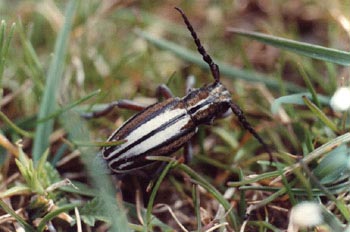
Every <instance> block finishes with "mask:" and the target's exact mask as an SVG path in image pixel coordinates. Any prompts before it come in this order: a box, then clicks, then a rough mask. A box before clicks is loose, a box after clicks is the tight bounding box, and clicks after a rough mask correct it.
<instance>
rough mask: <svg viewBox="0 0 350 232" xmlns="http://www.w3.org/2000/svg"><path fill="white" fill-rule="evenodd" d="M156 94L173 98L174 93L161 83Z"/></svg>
mask: <svg viewBox="0 0 350 232" xmlns="http://www.w3.org/2000/svg"><path fill="white" fill-rule="evenodd" d="M156 95H157V97H158V98H160V97H164V98H165V99H168V98H173V97H174V94H173V92H171V90H170V89H169V87H168V86H166V85H165V84H161V85H159V86H158V87H157V91H156Z"/></svg>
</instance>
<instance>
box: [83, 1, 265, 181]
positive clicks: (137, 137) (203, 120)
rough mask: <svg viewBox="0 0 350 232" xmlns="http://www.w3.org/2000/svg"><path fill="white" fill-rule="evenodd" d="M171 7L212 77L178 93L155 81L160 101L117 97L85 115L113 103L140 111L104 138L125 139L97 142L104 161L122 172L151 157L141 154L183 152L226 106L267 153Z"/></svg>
mask: <svg viewBox="0 0 350 232" xmlns="http://www.w3.org/2000/svg"><path fill="white" fill-rule="evenodd" d="M175 9H176V10H177V11H178V12H179V13H180V14H181V16H182V18H183V20H184V23H185V24H186V26H187V28H188V30H189V31H190V33H191V36H192V38H193V40H194V42H195V44H196V46H197V50H198V52H199V53H200V54H201V55H202V58H203V60H204V61H205V62H206V63H207V64H208V65H209V68H210V71H211V75H212V76H213V78H214V82H213V83H211V84H208V85H204V86H203V87H201V88H198V89H190V90H189V91H188V93H187V95H186V96H184V97H182V98H179V97H174V96H173V95H172V93H171V91H170V90H169V89H168V88H167V87H166V86H165V85H161V86H159V87H158V90H157V92H158V93H159V94H161V95H163V97H164V98H165V100H164V101H162V102H158V103H155V104H153V105H150V106H148V107H143V106H142V105H139V104H137V103H134V102H132V101H129V100H119V101H116V102H114V103H111V104H110V105H108V106H107V107H106V108H105V109H103V110H101V111H95V112H93V113H91V115H90V116H89V117H97V116H101V115H103V114H105V113H106V112H109V111H110V110H111V109H112V108H114V107H116V106H117V107H119V108H126V109H132V110H138V111H140V112H139V113H137V114H135V115H134V116H133V117H131V118H130V119H128V120H127V121H126V122H125V123H124V124H123V125H122V126H121V127H120V128H119V129H117V130H115V131H114V132H113V133H112V135H111V136H110V137H109V138H108V141H109V142H112V141H118V140H124V141H125V143H123V144H120V145H115V146H114V145H113V146H107V147H104V148H102V157H103V158H104V159H105V160H106V161H107V165H108V167H109V168H110V169H111V170H112V171H113V172H114V173H116V174H117V175H118V174H121V175H122V174H127V173H130V172H133V171H135V170H137V169H141V168H144V167H146V166H148V165H150V164H152V163H154V162H156V161H151V160H147V159H146V157H147V156H164V155H170V154H172V153H174V152H175V151H177V150H179V149H180V148H181V147H184V146H185V153H187V154H190V151H189V150H190V149H189V148H190V142H189V141H190V139H191V138H192V137H193V136H194V135H195V133H196V132H197V130H198V126H199V125H202V124H212V122H213V120H214V119H216V118H219V117H222V116H223V115H224V114H225V113H226V112H228V111H229V110H232V112H233V113H234V114H235V115H236V116H237V117H238V120H239V122H240V123H241V125H242V126H243V127H244V128H245V129H246V130H248V131H249V132H250V133H251V134H252V135H253V136H254V137H255V138H256V139H257V140H258V142H259V143H260V144H262V145H263V147H264V148H265V150H266V151H267V152H268V153H269V155H270V158H271V152H270V150H269V147H268V145H267V144H266V143H265V142H264V141H263V139H262V138H261V137H260V136H259V135H258V133H257V132H256V131H255V130H254V128H253V127H252V126H251V124H250V123H249V122H248V121H247V119H246V117H245V115H244V113H243V111H242V110H241V109H240V107H239V106H238V105H237V104H235V103H234V102H233V101H232V99H231V98H232V97H231V94H230V92H229V91H228V90H227V89H226V88H225V86H224V85H223V84H222V83H221V82H220V71H219V66H218V65H217V64H216V63H214V61H213V60H212V58H211V57H210V56H209V55H208V54H207V52H206V50H205V49H204V47H203V46H202V44H201V42H200V40H199V38H198V36H197V34H196V32H195V31H194V29H193V27H192V25H191V23H190V22H189V20H188V18H187V16H186V15H185V13H184V12H183V11H182V10H181V9H180V8H177V7H175Z"/></svg>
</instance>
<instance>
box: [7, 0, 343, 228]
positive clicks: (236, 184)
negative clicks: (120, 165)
mask: <svg viewBox="0 0 350 232" xmlns="http://www.w3.org/2000/svg"><path fill="white" fill-rule="evenodd" d="M174 4H176V5H174ZM175 6H178V7H181V8H182V9H183V10H184V11H185V12H186V14H187V16H188V18H189V19H190V21H191V22H192V24H193V26H194V28H195V30H196V31H197V33H198V35H199V37H200V39H201V41H202V43H203V44H204V46H205V47H206V49H207V51H208V53H209V54H210V55H211V56H212V57H213V58H214V60H215V61H216V62H217V63H218V64H219V67H220V70H221V74H222V79H223V82H224V83H225V86H227V87H228V88H229V89H230V90H231V92H232V94H233V100H234V101H235V102H236V103H237V104H238V105H240V106H241V107H242V108H243V109H244V111H245V113H246V116H247V118H248V119H249V121H250V122H251V124H252V125H254V128H255V129H256V130H257V131H258V132H259V134H260V135H261V136H262V137H263V138H264V139H265V141H267V142H268V143H269V144H270V145H271V149H272V150H273V151H274V152H273V154H274V160H273V161H272V162H270V160H269V156H268V154H267V153H266V151H264V150H263V149H262V148H261V145H260V144H259V143H258V142H257V141H256V140H255V139H254V137H252V136H251V135H250V134H249V132H247V131H244V130H243V129H242V128H241V127H240V125H239V122H238V121H237V119H236V118H235V117H234V116H229V117H226V118H223V119H218V120H216V121H215V122H214V124H213V125H212V126H203V127H200V128H199V131H198V134H197V135H196V137H195V138H194V140H193V145H194V157H193V160H192V161H191V162H190V163H188V164H185V163H184V162H183V159H182V158H181V157H182V153H183V150H180V151H179V152H177V153H176V154H174V155H172V156H169V157H150V159H157V160H162V161H165V162H167V166H166V167H165V168H164V169H163V170H162V172H161V173H160V174H159V176H157V177H156V178H153V180H151V181H149V179H147V178H135V177H133V176H128V177H126V178H124V179H123V180H117V179H116V178H114V176H113V175H110V173H109V172H108V171H106V169H105V167H104V165H103V162H101V160H100V159H99V156H98V155H96V154H98V153H99V149H100V146H103V144H104V141H106V139H107V138H108V136H109V135H110V134H111V133H112V132H113V131H114V130H115V129H116V128H117V127H118V126H120V125H121V124H122V123H123V122H124V121H125V120H127V119H128V118H129V117H130V116H131V115H133V114H134V112H131V111H127V110H120V109H115V110H114V111H113V112H111V113H110V114H108V115H107V116H106V117H101V118H97V119H90V120H85V119H83V118H82V117H81V115H82V114H83V113H85V112H88V111H91V110H96V109H99V108H101V107H103V106H105V105H106V104H108V103H109V102H112V101H115V100H117V99H132V100H135V101H137V102H140V103H143V104H151V103H153V102H155V101H157V99H156V98H155V97H154V96H155V90H156V88H157V86H158V85H159V84H163V83H166V84H167V85H168V86H169V87H170V89H171V90H172V91H173V92H174V93H175V94H176V95H177V96H184V95H185V82H186V77H188V76H189V75H194V76H195V77H196V80H197V82H196V87H200V86H203V85H204V84H206V83H210V82H212V77H211V76H210V75H209V72H208V67H207V65H206V64H205V63H204V62H203V61H202V59H201V57H200V55H199V54H198V53H197V51H196V50H195V45H194V43H193V40H192V38H191V37H190V34H189V32H188V30H187V28H186V26H185V25H184V24H183V21H182V18H181V16H180V15H179V14H178V12H177V11H175V10H174V7H175ZM349 8H350V5H349V4H347V3H345V1H344V2H343V1H325V0H321V1H306V0H296V1H279V0H276V1H271V0H270V1H261V0H250V1H183V2H176V3H174V1H149V2H148V1H143V2H141V1H131V0H130V1H108V0H104V1H97V0H89V1H84V2H83V1H78V0H67V1H53V0H48V1H32V0H24V1H3V2H1V3H0V20H1V24H0V90H1V94H0V96H1V97H0V107H1V111H0V118H1V121H0V126H1V128H0V130H1V133H0V145H1V146H0V180H1V182H0V230H1V231H20V228H23V229H24V230H25V231H107V230H110V231H123V232H124V231H214V230H215V229H218V230H219V231H225V230H226V231H240V230H241V231H283V230H286V229H287V228H289V231H299V229H300V228H301V227H303V226H308V225H309V227H308V228H305V229H304V231H348V230H350V229H349V228H350V227H349V226H348V225H349V221H350V208H349V194H348V189H349V187H348V186H349V174H350V171H349V167H350V165H349V164H350V162H349V153H350V151H349V148H348V143H349V141H350V134H349V133H348V132H347V131H348V130H349V117H348V112H349V110H348V108H346V107H345V109H343V108H344V107H343V108H341V107H340V108H339V107H336V108H334V106H337V104H338V103H337V102H334V101H336V100H333V101H332V102H331V104H330V99H331V97H332V95H333V94H334V92H335V91H336V89H338V88H339V87H341V86H344V87H348V85H349V70H348V68H347V66H348V65H349V64H350V53H349V52H347V51H348V50H349V35H350V28H349V25H350V23H349V18H348V13H347V12H349V10H350V9H349ZM345 92H346V91H345ZM347 92H349V91H347ZM342 96H343V95H342ZM337 99H340V101H341V102H342V101H344V102H347V101H350V97H349V98H347V97H343V98H341V97H340V98H339V97H338V98H337ZM342 103H343V102H342ZM341 105H342V106H343V105H345V106H346V105H349V104H341ZM332 107H333V108H332ZM333 109H343V110H344V111H342V112H337V111H335V110H333ZM305 201H308V202H312V203H311V204H306V206H311V208H312V210H316V211H317V212H316V213H315V215H318V214H319V215H320V217H321V219H320V220H314V221H312V222H310V223H308V222H305V224H304V225H302V224H301V223H302V222H300V221H299V217H298V214H297V212H300V211H301V212H309V211H308V210H309V209H308V208H305V207H304V206H305V205H304V206H302V207H297V208H294V210H293V214H292V215H293V216H291V219H293V220H295V221H293V220H289V214H290V212H291V211H292V209H293V207H294V206H295V205H297V204H298V203H300V202H305ZM315 203H316V206H315V205H314V204H315ZM318 206H319V207H318ZM312 210H311V211H310V212H314V211H312Z"/></svg>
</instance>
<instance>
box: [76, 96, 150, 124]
mask: <svg viewBox="0 0 350 232" xmlns="http://www.w3.org/2000/svg"><path fill="white" fill-rule="evenodd" d="M115 107H118V108H121V109H128V110H134V111H142V110H143V109H145V108H146V106H144V105H142V104H140V103H137V102H134V101H131V100H127V99H122V100H118V101H114V102H111V103H109V104H108V105H107V106H106V107H104V108H103V109H100V110H96V111H92V112H88V113H83V114H81V116H82V117H83V118H86V119H90V118H98V117H102V116H104V115H106V114H108V113H109V112H111V111H112V110H113V109H114V108H115Z"/></svg>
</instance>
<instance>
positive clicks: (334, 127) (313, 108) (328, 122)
mask: <svg viewBox="0 0 350 232" xmlns="http://www.w3.org/2000/svg"><path fill="white" fill-rule="evenodd" d="M303 100H304V102H305V105H307V106H308V107H309V109H310V110H311V111H312V112H313V113H314V114H315V115H316V116H317V117H318V118H319V119H320V120H321V121H322V122H323V123H324V124H325V125H326V126H328V127H329V128H330V129H331V130H332V131H334V132H338V128H337V125H335V123H334V122H333V121H332V120H331V119H329V118H328V117H327V115H326V114H325V113H323V111H322V110H320V109H319V108H318V107H317V106H316V105H315V104H314V103H312V102H311V101H310V100H309V99H308V98H307V97H306V96H303Z"/></svg>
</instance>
